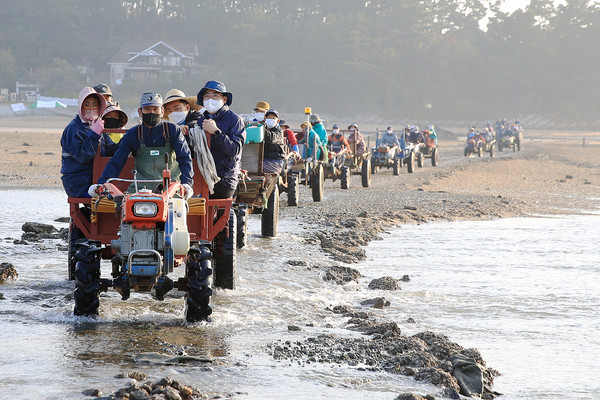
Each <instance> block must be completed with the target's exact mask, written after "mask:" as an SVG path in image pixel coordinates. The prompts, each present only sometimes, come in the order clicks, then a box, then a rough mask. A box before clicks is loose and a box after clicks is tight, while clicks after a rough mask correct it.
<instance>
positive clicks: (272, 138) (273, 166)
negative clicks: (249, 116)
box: [263, 109, 286, 174]
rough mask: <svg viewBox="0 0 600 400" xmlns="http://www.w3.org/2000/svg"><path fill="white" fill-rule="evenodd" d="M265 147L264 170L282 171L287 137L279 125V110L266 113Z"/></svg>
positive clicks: (271, 171)
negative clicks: (285, 137)
mask: <svg viewBox="0 0 600 400" xmlns="http://www.w3.org/2000/svg"><path fill="white" fill-rule="evenodd" d="M264 146H265V149H264V159H263V172H266V173H277V174H278V173H280V172H281V170H282V168H283V160H284V159H285V156H286V154H285V139H284V133H283V129H282V128H281V126H280V125H279V112H277V110H274V109H270V110H267V112H266V113H265V145H264Z"/></svg>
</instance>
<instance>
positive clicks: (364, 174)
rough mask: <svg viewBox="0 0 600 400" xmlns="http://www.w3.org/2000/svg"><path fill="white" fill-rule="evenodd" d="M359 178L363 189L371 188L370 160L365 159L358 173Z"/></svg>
mask: <svg viewBox="0 0 600 400" xmlns="http://www.w3.org/2000/svg"><path fill="white" fill-rule="evenodd" d="M360 176H361V180H362V186H363V187H369V186H371V158H369V157H367V158H366V159H365V160H364V161H363V162H362V168H361V171H360Z"/></svg>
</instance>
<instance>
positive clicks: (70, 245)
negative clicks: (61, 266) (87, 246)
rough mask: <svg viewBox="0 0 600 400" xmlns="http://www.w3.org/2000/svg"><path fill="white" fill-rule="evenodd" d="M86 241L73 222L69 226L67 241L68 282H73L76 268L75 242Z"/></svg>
mask: <svg viewBox="0 0 600 400" xmlns="http://www.w3.org/2000/svg"><path fill="white" fill-rule="evenodd" d="M79 240H86V238H85V236H83V232H81V229H79V228H77V227H76V226H75V223H74V222H73V220H71V223H70V224H69V240H68V241H67V257H68V258H67V265H68V267H69V280H70V281H73V280H75V268H76V266H77V259H76V258H75V254H76V253H77V241H79Z"/></svg>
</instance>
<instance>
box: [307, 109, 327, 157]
mask: <svg viewBox="0 0 600 400" xmlns="http://www.w3.org/2000/svg"><path fill="white" fill-rule="evenodd" d="M308 121H309V122H310V124H311V125H312V129H313V131H315V133H316V134H317V135H319V139H321V146H322V147H323V152H324V153H325V159H327V158H328V156H327V130H326V129H325V126H324V125H323V122H322V121H321V118H320V117H319V116H318V115H317V114H310V116H309V117H308Z"/></svg>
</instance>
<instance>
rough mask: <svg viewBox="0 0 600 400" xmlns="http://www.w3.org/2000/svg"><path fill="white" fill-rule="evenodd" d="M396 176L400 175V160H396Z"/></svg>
mask: <svg viewBox="0 0 600 400" xmlns="http://www.w3.org/2000/svg"><path fill="white" fill-rule="evenodd" d="M394 175H400V159H399V158H394Z"/></svg>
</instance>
